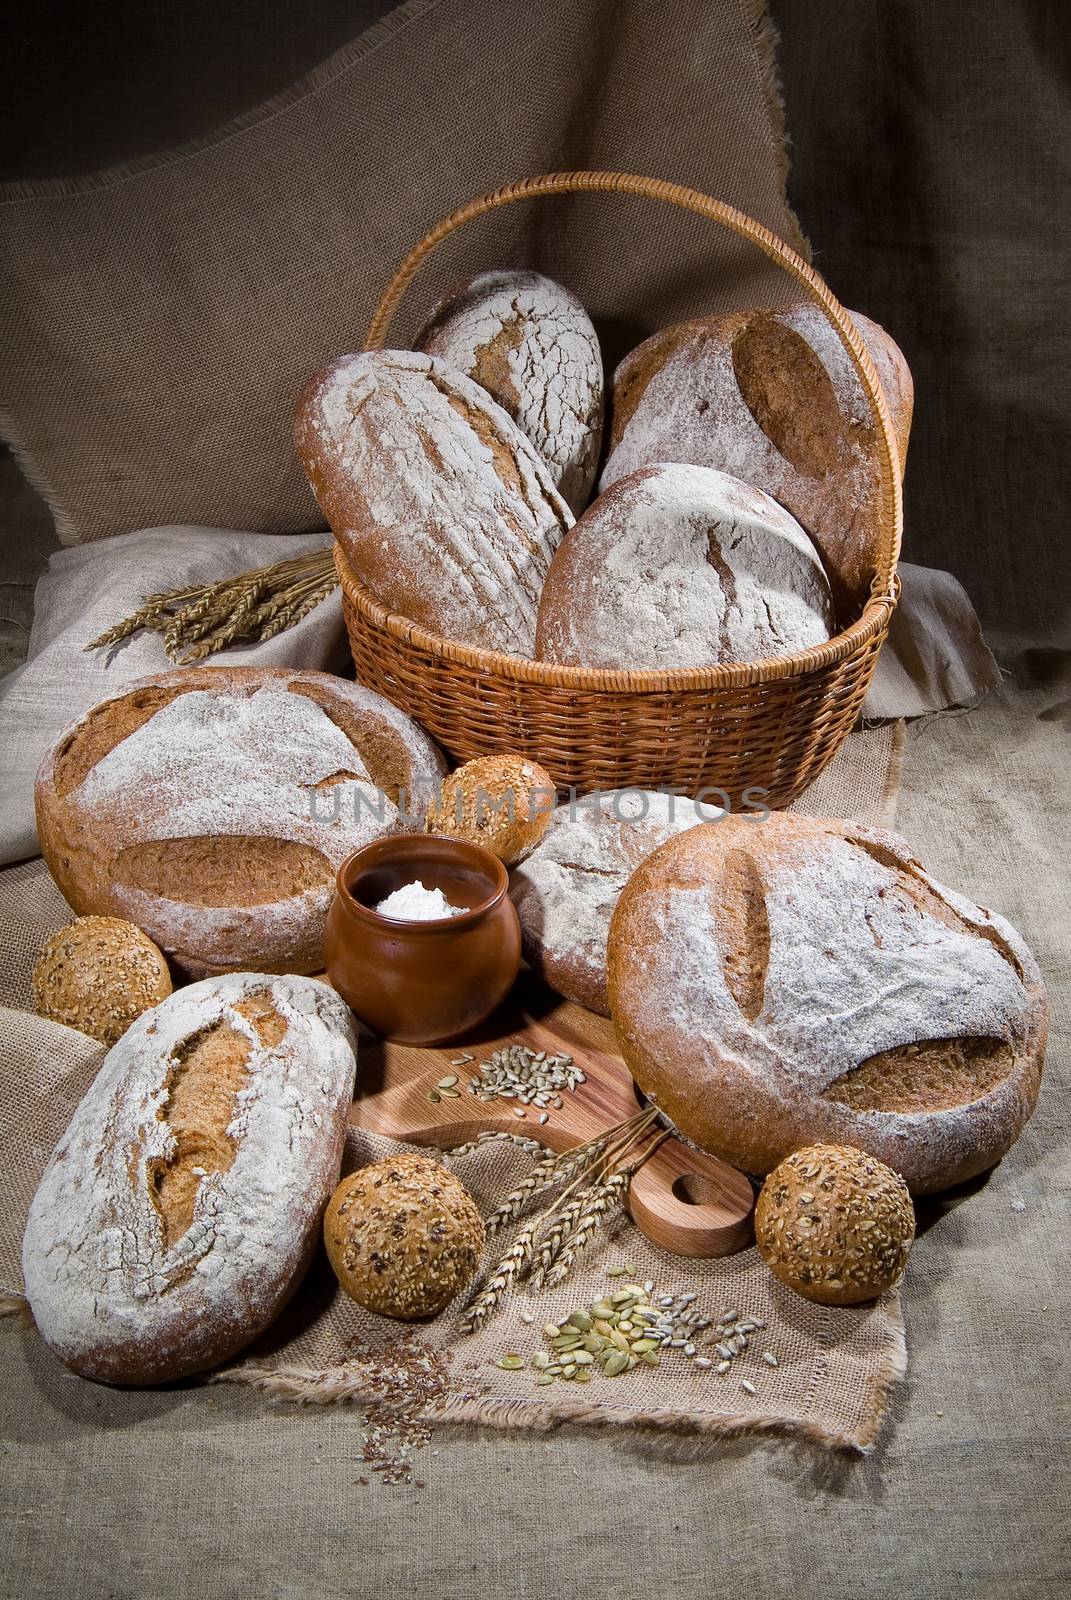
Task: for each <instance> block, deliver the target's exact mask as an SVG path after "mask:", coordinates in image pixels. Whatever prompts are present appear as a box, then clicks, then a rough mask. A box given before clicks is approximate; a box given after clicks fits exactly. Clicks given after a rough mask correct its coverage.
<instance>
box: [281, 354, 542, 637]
mask: <svg viewBox="0 0 1071 1600" xmlns="http://www.w3.org/2000/svg"><path fill="white" fill-rule="evenodd" d="M294 437H295V440H296V443H297V450H298V454H299V455H300V457H301V460H302V463H303V464H304V467H305V471H306V473H307V475H308V478H309V482H310V483H311V484H312V487H313V491H314V492H315V495H316V498H317V500H318V501H319V503H320V506H321V507H322V509H323V512H324V515H325V516H326V517H327V520H328V522H329V523H330V524H331V527H332V528H333V529H334V532H335V535H336V537H337V538H338V540H339V541H340V543H341V544H342V545H343V547H344V549H345V550H346V552H347V554H348V555H349V557H350V559H351V561H352V563H353V567H354V571H355V572H356V574H357V576H358V577H359V578H360V580H361V582H362V583H363V584H364V585H365V586H366V587H367V588H369V589H371V590H372V592H373V593H374V594H376V595H377V596H378V597H379V599H380V600H381V601H382V603H383V604H384V605H385V606H389V607H390V608H391V609H392V610H393V611H397V612H399V613H400V614H401V615H403V616H405V617H409V618H411V619H412V620H413V621H414V622H417V623H419V624H420V625H421V626H422V627H424V628H427V629H429V631H432V632H435V633H440V634H443V635H444V636H445V637H446V638H448V639H456V640H459V641H462V642H464V643H467V644H475V645H479V646H481V647H482V648H483V649H486V650H502V651H505V652H506V653H508V654H511V655H520V656H531V654H532V651H533V648H534V645H535V620H536V611H537V609H538V606H539V596H540V592H541V591H542V588H543V580H544V579H545V577H546V575H547V568H548V566H549V565H550V559H551V556H552V555H553V554H554V551H555V550H556V549H557V547H558V543H559V541H560V540H561V537H562V534H563V533H564V532H565V531H566V529H567V528H570V527H572V523H573V518H572V515H571V513H570V511H569V508H568V506H567V505H566V504H565V502H564V500H563V499H562V498H561V496H560V495H559V493H558V491H557V489H556V488H555V487H554V482H553V479H552V478H551V475H550V472H549V471H548V469H547V467H546V466H545V464H544V462H543V461H542V459H541V458H540V457H539V456H538V455H537V454H536V452H535V450H534V449H533V447H532V446H531V445H530V444H529V442H528V440H527V439H526V438H525V436H524V434H523V433H522V432H521V430H520V429H519V428H518V427H517V425H516V423H515V422H513V421H512V419H511V418H510V417H509V416H507V414H506V413H505V412H504V411H503V410H502V408H501V406H498V405H496V404H495V403H494V401H493V400H491V399H490V398H489V396H488V395H487V393H486V392H485V391H484V390H483V389H481V388H480V387H479V385H478V384H475V383H473V382H472V380H471V379H470V378H466V377H465V376H464V374H462V373H460V372H454V371H453V370H452V369H451V368H450V367H448V366H446V365H445V363H444V362H442V361H439V360H437V359H436V358H435V357H433V356H427V355H421V354H418V353H416V352H414V351H411V350H386V351H374V352H371V353H370V354H367V355H354V356H343V357H342V358H341V359H340V360H338V361H334V362H332V364H331V365H330V366H329V367H326V368H325V369H324V370H323V372H320V373H318V374H317V376H316V377H315V378H313V379H312V380H311V382H310V383H308V384H307V385H306V387H305V390H304V392H303V394H302V396H301V398H300V400H299V402H298V408H297V418H296V422H295V430H294Z"/></svg>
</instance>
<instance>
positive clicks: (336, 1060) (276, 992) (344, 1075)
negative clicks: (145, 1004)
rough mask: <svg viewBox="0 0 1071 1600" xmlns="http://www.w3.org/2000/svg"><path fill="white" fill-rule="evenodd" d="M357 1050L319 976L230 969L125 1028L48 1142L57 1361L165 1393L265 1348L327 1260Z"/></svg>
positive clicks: (35, 1299)
mask: <svg viewBox="0 0 1071 1600" xmlns="http://www.w3.org/2000/svg"><path fill="white" fill-rule="evenodd" d="M356 1049H357V1041H356V1035H355V1032H354V1026H353V1019H352V1017H351V1015H350V1012H349V1010H348V1008H347V1007H346V1005H345V1004H344V1003H343V1002H342V1001H341V1000H340V999H339V997H338V996H337V995H336V994H335V992H334V991H333V990H332V989H330V988H329V987H328V986H327V985H326V984H325V983H321V982H320V981H319V980H317V979H315V978H291V977H269V976H265V975H263V974H260V973H231V974H228V975H227V976H225V977H222V978H209V979H205V980H204V981H202V982H201V983H196V984H192V985H190V987H188V988H186V989H182V990H180V991H179V992H178V993H177V994H174V995H172V996H171V997H170V998H169V999H167V1000H165V1001H163V1002H162V1003H161V1004H160V1005H158V1006H156V1007H154V1008H153V1010H151V1011H147V1012H145V1013H144V1014H143V1015H142V1016H141V1017H139V1018H138V1020H137V1021H136V1022H135V1023H133V1024H132V1026H131V1027H130V1028H129V1029H128V1030H127V1032H126V1033H125V1034H124V1035H123V1037H122V1038H121V1039H120V1040H119V1042H118V1044H116V1045H114V1046H113V1047H112V1049H111V1050H110V1051H109V1052H108V1055H107V1056H106V1057H105V1060H104V1064H103V1066H102V1067H101V1069H100V1072H99V1073H98V1075H97V1077H96V1078H95V1079H94V1081H93V1083H92V1084H91V1085H90V1088H89V1089H88V1091H87V1092H86V1094H85V1096H84V1098H83V1099H82V1101H81V1103H80V1104H79V1106H78V1107H77V1109H76V1111H75V1113H74V1116H73V1117H72V1118H71V1122H70V1125H69V1126H68V1128H67V1131H66V1132H65V1133H64V1135H63V1137H62V1139H61V1140H60V1141H59V1143H58V1145H57V1146H56V1149H55V1151H54V1152H53V1154H52V1158H51V1160H50V1161H49V1164H48V1166H47V1167H46V1169H45V1172H44V1176H43V1177H42V1179H41V1183H40V1185H39V1187H38V1190H37V1193H36V1195H35V1196H34V1199H33V1201H32V1203H31V1206H30V1212H29V1218H28V1220H27V1224H26V1231H25V1235H24V1239H23V1250H22V1265H23V1277H24V1280H25V1285H26V1295H27V1299H28V1300H29V1303H30V1308H31V1310H32V1311H33V1315H34V1320H35V1322H36V1324H37V1327H38V1330H39V1332H40V1333H41V1336H42V1337H43V1338H44V1340H45V1341H46V1343H47V1344H48V1345H49V1346H50V1347H51V1348H52V1350H54V1351H55V1353H56V1355H57V1356H59V1358H60V1360H61V1361H63V1362H65V1363H66V1364H67V1366H69V1367H71V1368H72V1369H73V1370H74V1371H75V1372H78V1373H80V1374H81V1375H82V1376H83V1377H86V1378H93V1379H96V1380H97V1381H98V1382H102V1383H116V1384H132V1385H144V1384H156V1383H169V1382H172V1381H173V1380H175V1379H177V1378H184V1377H187V1376H189V1375H190V1374H191V1373H195V1372H202V1371H205V1370H206V1369H207V1368H209V1367H212V1366H215V1365H216V1364H217V1363H219V1362H221V1361H225V1360H226V1359H227V1358H228V1357H230V1356H232V1355H234V1354H235V1352H236V1351H238V1350H240V1349H242V1348H243V1347H244V1346H245V1345H247V1344H249V1343H250V1342H251V1340H253V1339H255V1338H256V1337H257V1335H258V1334H260V1333H262V1332H263V1331H264V1329H265V1328H267V1327H268V1325H269V1324H270V1323H271V1322H272V1321H273V1320H274V1319H275V1317H276V1316H277V1315H278V1313H279V1312H280V1310H281V1309H282V1307H283V1306H284V1305H285V1304H286V1302H287V1300H288V1299H289V1298H290V1296H291V1294H292V1293H293V1292H294V1290H295V1288H296V1287H297V1285H298V1283H299V1282H300V1280H301V1277H302V1275H303V1273H304V1271H305V1269H306V1267H307V1266H308V1264H309V1262H310V1260H311V1259H312V1255H313V1253H314V1251H315V1249H316V1245H317V1241H318V1238H319V1232H320V1223H321V1218H322V1216H323V1212H324V1208H325V1206H326V1204H327V1201H328V1200H329V1198H330V1196H331V1193H332V1191H333V1189H334V1186H335V1184H336V1183H337V1181H338V1173H339V1167H340V1165H341V1160H342V1148H343V1143H344V1140H345V1134H346V1126H347V1119H348V1112H349V1107H350V1103H351V1100H352V1095H353V1081H354V1073H355V1067H356Z"/></svg>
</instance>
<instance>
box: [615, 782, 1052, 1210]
mask: <svg viewBox="0 0 1071 1600" xmlns="http://www.w3.org/2000/svg"><path fill="white" fill-rule="evenodd" d="M608 963H609V993H610V1006H611V1010H612V1013H613V1017H614V1021H615V1023H616V1026H617V1032H618V1038H619V1040H620V1044H621V1049H622V1052H623V1054H624V1056H625V1059H626V1061H627V1062H628V1064H629V1066H630V1068H631V1069H632V1073H633V1076H634V1077H635V1079H636V1081H637V1083H639V1085H640V1087H641V1088H642V1089H643V1090H644V1091H645V1092H646V1093H647V1094H648V1095H650V1096H651V1097H652V1098H653V1099H654V1100H655V1101H657V1103H658V1104H659V1105H660V1106H661V1107H662V1108H663V1109H664V1110H665V1112H666V1114H667V1115H668V1116H669V1117H670V1118H671V1119H672V1121H673V1122H674V1123H675V1124H676V1126H677V1128H678V1129H679V1130H680V1132H681V1133H682V1134H683V1135H684V1136H685V1137H686V1138H687V1139H690V1140H692V1141H693V1142H694V1143H695V1144H697V1145H699V1146H701V1147H702V1148H703V1149H704V1150H709V1151H711V1152H712V1153H713V1154H715V1155H717V1156H720V1157H721V1158H722V1159H724V1160H726V1161H729V1162H730V1163H732V1165H734V1166H736V1167H740V1168H742V1169H743V1170H745V1171H747V1172H752V1173H767V1172H769V1171H770V1170H771V1169H772V1168H773V1167H775V1166H776V1165H777V1163H778V1162H779V1161H780V1160H781V1159H782V1158H783V1157H784V1156H786V1155H788V1154H789V1153H790V1152H791V1151H793V1150H796V1149H799V1148H800V1147H801V1146H802V1145H807V1144H846V1145H855V1146H857V1147H858V1148H859V1149H861V1150H865V1151H867V1152H868V1153H869V1154H870V1155H873V1156H876V1157H877V1158H878V1160H880V1161H884V1162H886V1163H887V1164H888V1165H889V1166H890V1167H892V1168H893V1169H894V1170H895V1171H897V1172H899V1173H900V1174H901V1175H902V1176H903V1177H904V1179H905V1180H906V1182H907V1184H908V1186H909V1187H910V1188H911V1189H912V1190H913V1191H915V1192H919V1193H926V1192H928V1191H931V1190H936V1189H943V1188H947V1187H948V1186H949V1185H951V1184H955V1183H960V1182H962V1181H963V1180H964V1179H966V1178H970V1177H973V1176H974V1175H975V1174H976V1173H979V1172H982V1171H984V1170H985V1169H986V1168H987V1167H990V1166H992V1165H993V1163H994V1162H995V1161H998V1160H999V1159H1000V1157H1001V1156H1002V1155H1003V1154H1004V1152H1005V1151H1006V1150H1007V1149H1008V1148H1009V1147H1010V1146H1011V1145H1012V1144H1013V1143H1014V1142H1015V1140H1016V1139H1017V1138H1018V1136H1019V1133H1020V1131H1021V1130H1022V1128H1023V1125H1024V1124H1025V1123H1026V1121H1027V1119H1028V1118H1029V1116H1030V1115H1031V1113H1032V1111H1033V1109H1034V1105H1035V1102H1036V1100H1037V1095H1038V1087H1039V1084H1040V1080H1041V1068H1042V1061H1043V1058H1044V1050H1045V1039H1046V1032H1047V1006H1046V1000H1045V992H1044V988H1043V986H1042V982H1041V977H1040V974H1039V972H1038V969H1037V966H1036V964H1035V962H1034V959H1033V957H1032V956H1031V954H1030V952H1029V950H1028V949H1027V947H1026V945H1025V944H1024V943H1023V941H1022V939H1021V938H1020V937H1019V935H1018V934H1017V933H1016V932H1015V930H1014V929H1013V928H1012V927H1011V926H1010V925H1009V924H1008V923H1007V922H1005V920H1004V919H1003V918H1002V917H999V916H996V915H994V914H993V913H992V912H990V911H986V910H983V909H982V908H980V907H978V906H975V905H972V904H971V902H970V901H969V900H966V899H964V898H963V896H961V895H958V894H955V893H953V892H952V891H951V890H949V889H945V888H942V886H941V885H940V884H938V883H935V882H934V880H933V879H932V878H930V877H929V876H928V875H927V874H926V872H925V871H924V870H923V869H922V867H921V866H920V865H919V863H918V862H917V861H916V860H914V859H913V857H912V855H911V850H910V847H909V846H908V845H907V844H906V843H905V842H904V840H903V839H901V838H899V837H898V836H897V835H896V834H893V833H886V832H884V831H882V830H879V829H876V828H866V827H863V826H860V825H857V824H853V823H849V822H833V821H825V820H820V819H813V818H809V817H799V816H794V815H791V814H788V813H784V812H782V813H774V815H773V816H771V817H770V818H769V820H767V821H765V822H760V821H749V820H747V819H745V818H741V817H729V818H726V819H725V820H723V821H722V822H719V823H717V824H716V825H714V826H712V827H709V828H699V829H694V830H692V831H691V832H689V833H685V834H683V835H682V836H680V837H679V838H676V839H672V840H670V841H669V843H667V844H665V845H663V846H662V847H661V848H660V849H658V850H656V851H655V852H654V854H653V855H651V856H649V857H648V859H647V860H646V861H645V862H644V863H643V864H642V865H641V866H640V867H639V869H638V870H637V871H636V872H635V873H634V874H633V876H632V878H631V879H630V880H629V882H628V885H627V886H626V888H625V890H624V892H623V893H622V895H621V899H620V901H619V902H618V907H617V911H616V912H615V914H614V919H613V923H612V925H611V930H610V939H609V953H608Z"/></svg>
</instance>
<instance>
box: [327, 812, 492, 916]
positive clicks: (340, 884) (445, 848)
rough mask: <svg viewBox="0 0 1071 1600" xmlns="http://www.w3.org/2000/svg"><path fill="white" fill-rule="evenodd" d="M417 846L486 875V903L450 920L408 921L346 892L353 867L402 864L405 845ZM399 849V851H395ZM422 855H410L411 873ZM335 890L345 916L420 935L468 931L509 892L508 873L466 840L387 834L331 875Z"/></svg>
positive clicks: (351, 857) (435, 835) (364, 846)
mask: <svg viewBox="0 0 1071 1600" xmlns="http://www.w3.org/2000/svg"><path fill="white" fill-rule="evenodd" d="M407 842H408V844H410V845H412V844H414V843H419V844H422V845H431V844H435V845H439V846H440V847H441V851H440V853H441V854H443V855H447V856H449V855H453V856H454V857H455V858H457V859H458V860H460V861H467V862H469V863H470V864H471V865H474V866H477V867H480V868H482V869H483V870H485V871H486V873H487V875H488V877H489V878H491V879H492V880H493V881H494V883H495V885H496V887H495V888H494V889H493V890H492V892H491V893H490V894H489V895H488V897H487V899H486V900H481V901H480V903H479V905H475V906H470V907H469V909H468V910H467V911H461V912H458V913H457V914H456V915H455V916H452V917H429V918H427V919H419V918H410V917H385V916H384V915H383V913H382V912H381V911H376V910H375V908H374V907H373V906H366V905H364V904H363V903H362V902H361V901H360V900H358V899H357V897H356V895H355V894H354V893H353V891H352V890H351V889H350V884H349V880H351V879H352V878H353V877H354V875H355V874H354V870H353V869H354V866H355V865H356V864H357V863H358V862H360V863H361V865H362V867H365V868H367V867H371V866H376V865H378V864H379V863H381V862H383V861H390V860H399V859H401V860H404V859H405V845H406V843H407ZM399 847H401V848H399ZM422 854H423V852H422V851H420V850H417V851H415V852H414V858H413V859H414V872H416V870H417V868H418V867H419V864H420V857H421V855H422ZM335 887H336V889H337V890H338V898H339V902H340V904H341V905H342V906H343V907H344V908H345V910H346V911H347V913H348V914H349V915H350V916H352V917H356V918H357V919H358V920H359V921H360V920H363V921H365V922H368V923H370V924H371V925H372V926H373V927H375V928H389V929H391V930H392V931H393V932H395V933H397V932H401V931H402V930H403V929H404V930H405V931H406V932H409V933H414V934H422V933H448V932H454V931H456V932H459V933H460V932H461V931H462V930H463V929H465V928H471V927H472V926H473V924H474V923H476V922H478V921H480V920H481V919H482V918H483V917H485V916H486V915H487V913H488V912H489V911H493V910H494V908H495V906H497V905H499V904H501V902H502V900H503V899H504V898H505V896H506V891H507V890H508V889H509V873H508V872H507V871H506V869H505V867H504V866H503V864H502V862H501V861H500V860H499V859H498V857H497V856H495V855H492V854H491V852H490V850H485V849H484V847H483V845H482V844H474V843H473V842H472V841H471V840H469V839H451V838H448V837H447V836H446V835H445V834H439V833H390V834H387V836H386V837H385V838H382V839H373V841H372V843H371V844H365V845H362V846H361V847H360V849H358V850H354V851H352V852H351V853H350V854H349V855H348V856H347V857H346V859H345V860H344V861H343V862H342V865H341V866H340V867H339V869H338V871H337V873H336V874H335Z"/></svg>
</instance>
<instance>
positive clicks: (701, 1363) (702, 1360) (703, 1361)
mask: <svg viewBox="0 0 1071 1600" xmlns="http://www.w3.org/2000/svg"><path fill="white" fill-rule="evenodd" d="M695 1364H696V1366H697V1367H701V1368H702V1370H703V1371H704V1372H705V1371H706V1369H707V1367H709V1366H711V1365H712V1363H711V1360H710V1357H709V1356H696V1358H695Z"/></svg>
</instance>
